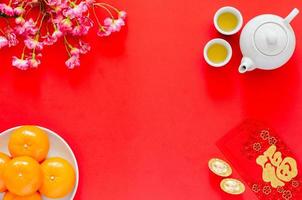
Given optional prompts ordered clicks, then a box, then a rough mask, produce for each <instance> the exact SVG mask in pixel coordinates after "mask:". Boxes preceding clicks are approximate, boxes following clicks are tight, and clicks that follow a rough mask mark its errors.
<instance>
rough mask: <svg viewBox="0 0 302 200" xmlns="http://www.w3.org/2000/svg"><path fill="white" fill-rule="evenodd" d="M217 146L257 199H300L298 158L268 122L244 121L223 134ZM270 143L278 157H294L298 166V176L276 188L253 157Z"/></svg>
mask: <svg viewBox="0 0 302 200" xmlns="http://www.w3.org/2000/svg"><path fill="white" fill-rule="evenodd" d="M217 145H218V147H219V148H220V150H221V151H222V152H223V154H224V155H225V156H226V158H227V159H228V161H229V162H231V163H232V166H233V167H235V168H236V170H237V171H238V172H239V174H240V175H241V179H242V180H244V181H245V182H246V184H247V185H248V186H249V187H250V188H251V189H252V191H253V192H254V193H255V195H256V196H257V197H258V198H259V199H272V200H278V199H280V200H282V199H301V198H302V190H301V187H302V179H301V175H299V171H300V172H301V171H302V168H301V165H300V163H301V161H300V160H299V159H300V158H299V157H297V156H296V155H294V154H293V153H292V152H291V150H290V149H289V148H288V147H287V145H286V144H285V142H284V140H283V139H282V138H281V137H280V136H279V135H278V134H277V133H276V132H275V131H274V130H273V129H272V128H270V127H269V126H268V125H266V124H264V123H261V122H257V121H255V120H246V121H245V122H243V123H242V124H240V125H239V126H237V127H236V128H234V129H233V130H232V131H230V132H229V133H227V134H226V135H225V136H223V137H222V138H221V139H220V140H219V141H218V143H217ZM272 145H275V146H276V152H277V151H278V152H280V153H281V154H282V155H281V157H280V159H285V158H286V157H291V158H294V159H295V160H296V162H297V168H298V176H295V177H293V179H292V181H290V182H285V185H284V186H282V187H281V186H280V187H279V188H274V187H272V186H271V184H270V182H266V181H263V178H262V167H261V166H260V165H259V164H257V163H256V159H257V158H258V157H259V156H260V155H263V154H264V152H266V151H267V149H268V148H270V147H271V146H272ZM273 158H274V157H273ZM267 163H269V160H268V161H267ZM265 190H266V191H265ZM285 193H290V194H285Z"/></svg>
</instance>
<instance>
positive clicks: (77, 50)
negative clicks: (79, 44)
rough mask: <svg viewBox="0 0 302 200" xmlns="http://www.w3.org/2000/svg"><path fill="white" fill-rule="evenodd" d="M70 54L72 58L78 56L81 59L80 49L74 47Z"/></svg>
mask: <svg viewBox="0 0 302 200" xmlns="http://www.w3.org/2000/svg"><path fill="white" fill-rule="evenodd" d="M70 54H71V55H72V56H77V57H79V55H80V49H78V48H76V47H73V48H72V49H71V50H70Z"/></svg>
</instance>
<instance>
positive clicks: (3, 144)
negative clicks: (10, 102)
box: [0, 126, 79, 200]
mask: <svg viewBox="0 0 302 200" xmlns="http://www.w3.org/2000/svg"><path fill="white" fill-rule="evenodd" d="M39 127H40V126H39ZM16 128H18V127H14V128H10V129H8V130H6V131H4V132H2V133H1V134H0V151H1V152H4V153H7V154H9V152H8V140H9V137H10V134H11V133H12V132H13V131H14V130H15V129H16ZM40 128H41V129H43V130H44V131H45V133H46V134H47V135H48V137H49V142H50V148H49V152H48V156H47V157H48V158H50V157H61V158H64V159H65V160H67V161H68V162H69V163H70V164H71V165H72V166H73V168H74V170H75V173H76V183H75V186H74V188H73V191H72V192H71V193H70V194H68V195H67V196H65V197H63V198H60V199H55V200H72V199H73V198H74V197H75V194H76V191H77V188H78V184H79V167H78V163H77V160H76V157H75V156H74V153H73V152H72V150H71V148H70V147H69V145H68V144H67V143H66V141H65V140H64V139H63V138H61V137H60V136H59V135H58V134H56V133H55V132H53V131H51V130H49V129H47V128H43V127H40ZM3 196H4V193H0V199H2V198H3ZM42 199H43V200H53V199H50V198H47V197H42Z"/></svg>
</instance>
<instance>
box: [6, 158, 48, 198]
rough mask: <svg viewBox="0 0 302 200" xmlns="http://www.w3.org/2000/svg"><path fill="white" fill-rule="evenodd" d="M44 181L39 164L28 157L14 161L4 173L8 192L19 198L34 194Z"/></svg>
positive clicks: (7, 166) (8, 164)
mask: <svg viewBox="0 0 302 200" xmlns="http://www.w3.org/2000/svg"><path fill="white" fill-rule="evenodd" d="M42 179H43V174H42V170H41V167H40V165H39V163H38V162H37V161H36V160H34V159H33V158H31V157H28V156H22V157H17V158H14V159H12V160H11V161H9V162H8V163H7V165H6V167H5V169H4V171H3V180H4V182H5V185H6V187H7V189H8V191H10V192H11V193H13V194H16V195H19V196H26V195H31V194H34V193H35V192H36V191H37V190H38V189H39V188H40V187H41V184H42Z"/></svg>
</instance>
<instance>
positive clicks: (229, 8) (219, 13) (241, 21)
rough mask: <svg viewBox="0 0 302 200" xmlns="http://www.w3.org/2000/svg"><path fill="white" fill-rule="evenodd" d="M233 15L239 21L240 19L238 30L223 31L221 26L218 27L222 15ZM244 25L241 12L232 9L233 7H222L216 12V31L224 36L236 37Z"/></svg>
mask: <svg viewBox="0 0 302 200" xmlns="http://www.w3.org/2000/svg"><path fill="white" fill-rule="evenodd" d="M226 12H229V13H232V14H234V15H235V16H236V17H237V19H238V24H237V26H236V28H235V29H234V30H232V31H224V30H222V29H221V28H220V27H219V26H218V22H217V21H218V17H219V16H220V15H221V14H222V13H226ZM242 24H243V17H242V14H241V13H240V11H239V10H238V9H237V8H234V7H231V6H226V7H222V8H220V9H219V10H217V11H216V13H215V15H214V26H215V28H216V30H217V31H218V32H219V33H221V34H223V35H234V34H235V33H237V32H238V31H240V29H241V27H242Z"/></svg>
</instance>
